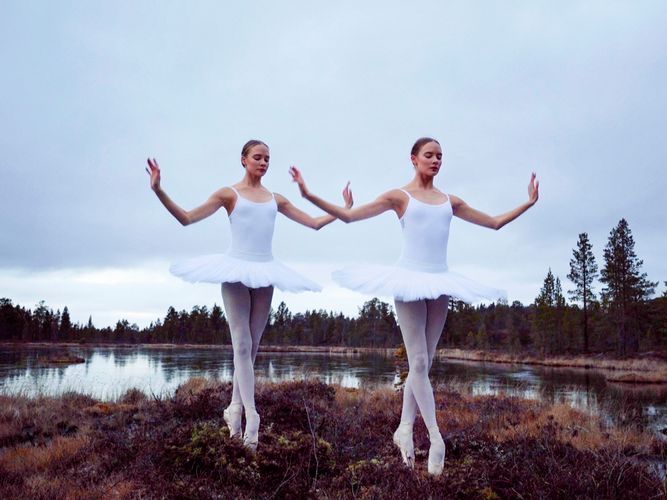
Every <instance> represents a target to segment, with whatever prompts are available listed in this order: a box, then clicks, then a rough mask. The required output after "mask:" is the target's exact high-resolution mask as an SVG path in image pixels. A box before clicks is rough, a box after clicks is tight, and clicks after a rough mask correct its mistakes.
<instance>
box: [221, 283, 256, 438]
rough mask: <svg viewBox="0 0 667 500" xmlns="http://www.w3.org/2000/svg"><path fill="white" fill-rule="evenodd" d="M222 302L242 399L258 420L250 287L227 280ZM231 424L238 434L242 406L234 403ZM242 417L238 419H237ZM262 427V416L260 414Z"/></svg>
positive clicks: (228, 417)
mask: <svg viewBox="0 0 667 500" xmlns="http://www.w3.org/2000/svg"><path fill="white" fill-rule="evenodd" d="M222 301H223V303H224V306H225V312H226V313H227V321H228V322H229V331H230V333H231V337H232V348H233V350H234V378H235V379H236V381H237V383H238V388H239V390H238V392H239V397H240V400H241V401H240V402H241V404H242V405H243V408H244V409H245V411H246V419H247V418H248V416H250V417H251V418H253V421H254V420H255V419H254V416H255V415H257V412H256V410H255V374H254V372H253V366H252V337H251V334H250V311H251V298H250V289H249V288H248V287H246V286H245V285H243V284H242V283H223V284H222ZM224 417H225V420H226V421H227V424H228V425H229V427H230V434H232V435H235V434H237V433H238V431H239V429H238V428H237V425H238V427H240V407H239V405H238V404H232V405H230V407H229V408H227V410H225V414H224ZM236 417H238V418H236ZM256 420H257V427H258V428H259V417H257V419H256Z"/></svg>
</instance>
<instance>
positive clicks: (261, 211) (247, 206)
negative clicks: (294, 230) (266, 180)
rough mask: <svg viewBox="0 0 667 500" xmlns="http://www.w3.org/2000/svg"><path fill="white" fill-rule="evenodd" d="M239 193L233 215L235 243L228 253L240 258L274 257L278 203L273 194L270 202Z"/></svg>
mask: <svg viewBox="0 0 667 500" xmlns="http://www.w3.org/2000/svg"><path fill="white" fill-rule="evenodd" d="M230 189H231V190H232V191H234V192H235V193H236V204H235V205H234V210H233V211H232V213H231V214H229V224H230V227H231V233H232V242H231V244H230V245H229V250H227V255H229V256H231V257H235V258H237V259H243V260H252V261H256V262H266V261H269V260H272V259H273V254H272V253H271V242H272V240H273V228H274V226H275V222H276V213H278V206H277V205H276V199H275V198H274V197H273V194H271V199H270V200H268V201H259V202H258V201H251V200H249V199H247V198H244V197H242V196H241V195H240V194H239V192H238V191H237V190H236V189H235V188H233V187H230Z"/></svg>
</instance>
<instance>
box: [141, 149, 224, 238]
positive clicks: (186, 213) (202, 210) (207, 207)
mask: <svg viewBox="0 0 667 500" xmlns="http://www.w3.org/2000/svg"><path fill="white" fill-rule="evenodd" d="M146 171H147V172H148V174H149V175H150V176H151V189H152V190H153V192H155V194H156V196H157V197H158V199H159V200H160V201H161V202H162V204H163V205H164V207H165V208H166V209H167V210H168V211H169V213H170V214H171V215H173V216H174V217H175V218H176V220H178V222H180V223H181V224H182V225H184V226H187V225H189V224H194V223H195V222H199V221H200V220H202V219H205V218H206V217H208V216H210V215H212V214H214V213H215V212H216V211H217V210H218V209H219V208H220V207H223V206H224V207H225V208H226V209H227V211H228V212H229V211H230V210H231V208H232V206H233V204H234V199H235V198H234V195H233V193H232V192H231V190H230V189H228V188H222V189H219V190H218V191H216V192H215V193H213V194H212V195H211V196H210V197H209V198H208V200H206V201H205V202H204V203H203V204H202V205H200V206H198V207H197V208H193V209H192V210H184V209H183V208H181V207H180V206H179V205H178V204H176V202H175V201H173V200H172V199H171V198H170V197H169V196H168V195H167V193H165V192H164V191H163V190H162V188H161V187H160V166H159V165H158V163H157V161H155V159H154V158H153V159H152V160H151V159H148V168H147V169H146Z"/></svg>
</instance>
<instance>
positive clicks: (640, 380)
mask: <svg viewBox="0 0 667 500" xmlns="http://www.w3.org/2000/svg"><path fill="white" fill-rule="evenodd" d="M3 346H11V347H22V346H26V347H53V348H58V347H61V348H83V349H85V348H97V347H119V348H128V349H129V348H139V349H219V350H223V351H231V350H232V346H231V345H230V344H147V343H137V344H128V343H118V344H116V343H86V344H80V343H77V342H7V341H0V347H3ZM397 349H398V348H396V347H345V346H309V345H301V346H284V345H260V348H259V352H264V353H271V352H276V353H318V354H345V355H356V354H378V353H379V354H383V355H385V356H394V355H396V352H397ZM436 358H438V359H451V360H457V361H470V362H477V363H498V364H520V365H533V366H546V367H552V368H575V369H583V370H596V371H601V372H603V373H604V374H605V378H606V379H607V381H609V382H614V383H621V384H667V360H665V359H662V358H660V357H657V356H653V357H652V356H647V355H646V354H645V355H643V356H642V355H638V356H635V357H631V358H617V357H611V356H609V357H608V356H606V355H604V354H599V353H598V354H591V355H588V356H585V355H574V356H544V357H541V356H536V355H534V354H510V353H505V352H497V351H482V350H468V349H457V348H440V349H438V350H437V351H436Z"/></svg>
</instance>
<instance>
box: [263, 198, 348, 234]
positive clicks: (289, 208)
mask: <svg viewBox="0 0 667 500" xmlns="http://www.w3.org/2000/svg"><path fill="white" fill-rule="evenodd" d="M275 197H276V203H277V204H278V211H279V212H280V213H281V214H283V215H284V216H285V217H287V218H288V219H291V220H293V221H294V222H298V223H299V224H303V225H304V226H306V227H310V228H312V229H315V230H316V231H317V230H319V229H321V228H323V227H324V226H326V225H327V224H331V223H332V222H333V221H335V220H336V217H334V216H333V215H330V214H328V215H322V216H320V217H313V216H311V215H309V214H307V213H306V212H304V211H303V210H301V209H299V208H297V207H295V206H294V205H292V203H291V202H290V201H289V200H288V199H287V198H285V197H284V196H283V195H281V194H278V193H276V194H275ZM347 203H348V200H346V206H347ZM349 203H350V206H352V205H351V203H352V199H351V198H350V200H349ZM348 208H349V207H348Z"/></svg>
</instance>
